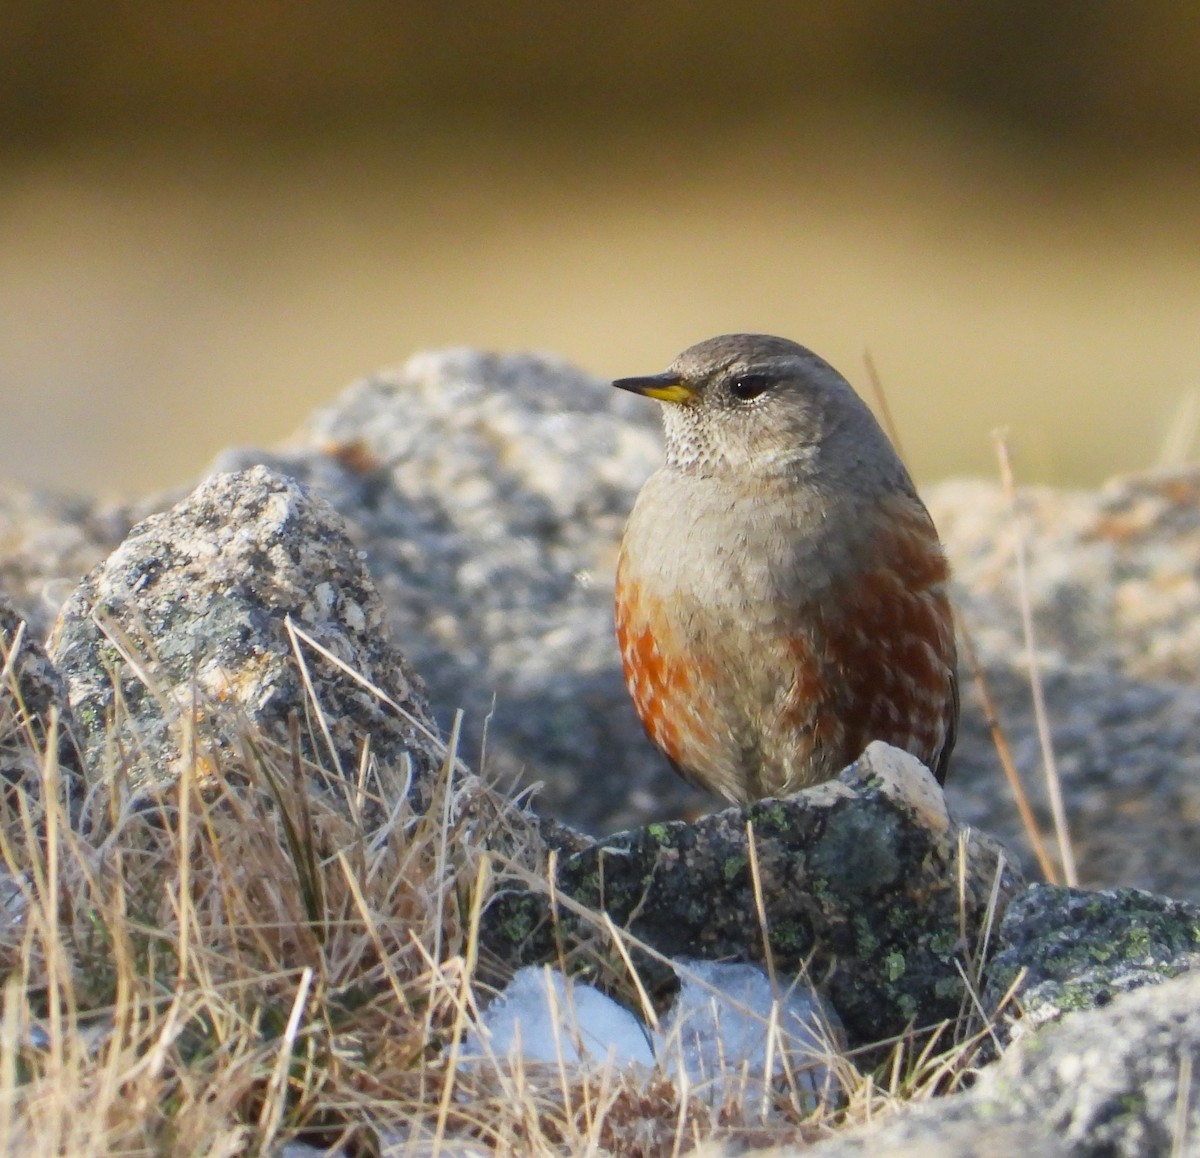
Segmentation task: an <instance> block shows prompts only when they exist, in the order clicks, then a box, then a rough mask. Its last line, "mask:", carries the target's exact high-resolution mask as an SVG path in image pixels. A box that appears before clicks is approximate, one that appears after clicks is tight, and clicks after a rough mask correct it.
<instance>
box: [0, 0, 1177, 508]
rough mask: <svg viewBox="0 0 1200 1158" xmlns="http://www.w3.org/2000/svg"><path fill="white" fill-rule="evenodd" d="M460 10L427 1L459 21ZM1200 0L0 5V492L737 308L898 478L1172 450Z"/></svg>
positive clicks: (1082, 465) (670, 337) (738, 322)
mask: <svg viewBox="0 0 1200 1158" xmlns="http://www.w3.org/2000/svg"><path fill="white" fill-rule="evenodd" d="M448 14H449V15H448ZM1198 194H1200V5H1197V4H1184V3H1178V2H1174V0H1164V2H1161V3H1160V2H1157V0H1137V2H1136V3H1135V2H1133V0H1008V2H1005V3H995V2H994V0H993V2H988V3H973V2H970V0H924V2H903V0H843V2H840V3H821V4H815V3H788V2H786V0H778V2H775V3H758V4H731V3H728V2H727V0H692V2H684V0H670V2H668V0H659V2H655V0H636V2H628V3H627V2H624V0H620V2H610V3H577V2H575V0H533V2H527V3H516V2H514V3H508V4H498V3H495V2H494V0H492V2H486V0H467V2H460V3H457V4H453V5H446V4H441V3H433V2H429V0H425V2H422V0H356V2H355V3H353V4H337V3H333V2H331V0H310V2H308V3H289V2H287V0H259V2H258V3H256V4H252V5H248V4H234V3H227V2H226V3H222V2H218V0H212V2H209V3H182V2H180V0H158V2H151V0H142V2H141V3H138V2H135V0H127V2H120V0H110V2H107V3H103V4H101V3H97V2H95V0H93V2H92V3H90V4H89V3H86V2H85V3H68V2H67V0H36V2H33V0H27V2H25V3H19V4H18V3H0V391H2V392H3V395H2V396H3V399H4V411H3V419H2V423H0V440H2V442H0V453H2V454H3V463H4V466H3V472H2V473H3V474H5V475H7V476H9V477H13V478H17V479H20V480H26V481H33V482H37V483H41V484H50V485H53V486H55V487H59V488H68V489H83V490H88V491H101V492H104V493H109V494H114V493H117V494H119V493H124V494H136V493H139V492H142V491H145V490H147V489H149V488H153V487H158V486H163V485H168V484H174V483H179V482H183V481H186V480H188V479H190V478H191V477H192V476H194V475H195V474H196V473H197V472H198V471H199V470H200V469H201V468H202V467H203V465H204V464H205V462H206V461H207V459H208V458H209V457H210V456H211V455H212V454H213V453H214V452H215V451H217V450H218V449H220V448H221V447H223V446H226V445H229V444H234V443H246V442H255V441H271V440H275V439H278V438H281V437H282V436H284V435H285V434H287V433H288V432H289V431H290V430H291V429H292V428H293V427H294V426H295V425H296V424H297V423H298V422H299V421H300V420H301V419H302V417H303V416H304V415H305V414H306V413H307V412H308V411H309V410H310V409H311V408H312V407H313V406H315V405H317V404H319V403H321V402H322V401H324V400H326V399H328V398H329V397H331V396H332V395H333V394H334V393H335V392H336V391H337V390H339V389H340V388H341V386H342V385H344V384H345V383H346V382H347V381H349V380H350V379H352V378H353V377H355V376H357V375H359V374H362V373H365V372H368V371H370V370H372V369H374V368H376V367H378V366H381V365H388V364H393V363H396V362H398V361H401V360H403V359H404V358H406V357H407V356H408V355H409V354H410V353H412V352H413V351H415V350H417V349H421V348H425V347H430V346H442V345H449V344H463V343H466V344H471V345H479V346H485V347H492V348H496V349H504V350H509V349H523V348H537V349H545V350H552V351H555V352H558V353H560V354H562V355H564V356H566V357H568V358H570V359H572V360H573V361H576V362H578V363H580V364H581V365H583V366H584V367H586V368H587V369H589V370H591V371H594V372H595V373H597V374H600V375H604V376H612V375H621V374H631V373H636V372H639V371H653V370H657V369H660V368H661V367H662V366H663V365H664V364H665V363H666V362H667V361H668V360H669V359H670V358H671V357H672V356H673V355H674V354H675V353H676V351H677V350H678V349H680V348H681V347H682V346H684V345H687V344H688V343H690V342H692V341H695V340H698V339H700V338H703V337H706V336H708V335H710V334H713V333H717V332H720V331H724V330H731V329H761V330H767V331H774V332H778V333H781V334H784V335H787V336H790V337H794V338H796V339H798V340H800V341H803V342H805V343H806V344H808V345H811V346H813V347H814V348H815V349H817V350H818V351H819V352H820V353H822V354H824V355H825V356H826V357H828V358H829V359H830V360H832V361H833V362H834V363H835V364H837V365H838V366H840V367H841V368H842V369H843V370H844V371H845V372H846V373H847V374H848V375H849V376H850V377H851V379H852V380H854V381H855V382H856V383H857V384H859V385H860V386H865V383H866V375H865V372H864V361H863V358H864V351H866V350H869V351H870V353H871V355H872V356H873V358H874V360H875V363H876V364H877V366H878V368H879V371H880V374H881V376H882V379H883V381H884V384H885V386H886V389H887V392H888V397H889V399H890V403H891V407H892V409H893V411H894V413H895V415H896V419H897V422H898V425H899V427H900V431H901V434H902V437H903V441H904V444H905V449H906V451H907V453H908V456H909V458H910V460H911V461H912V463H913V465H914V467H915V470H916V472H917V474H918V476H919V477H920V478H921V479H923V480H927V481H928V480H932V479H935V478H938V477H941V476H943V475H947V474H952V473H961V472H972V473H985V474H992V473H994V467H993V453H992V447H991V441H990V437H989V432H990V431H991V430H992V429H993V428H994V427H997V426H1001V425H1003V426H1007V427H1008V428H1010V430H1011V431H1012V436H1013V441H1014V445H1015V447H1016V452H1017V461H1018V469H1019V471H1020V473H1021V475H1022V477H1023V478H1026V479H1030V480H1033V479H1040V480H1053V481H1059V482H1070V483H1091V482H1095V481H1097V480H1099V479H1101V478H1103V477H1105V476H1106V475H1108V474H1111V473H1114V472H1117V471H1123V470H1129V469H1135V468H1139V467H1142V466H1146V465H1151V464H1153V463H1155V462H1156V461H1159V460H1160V459H1161V458H1163V457H1166V458H1179V457H1180V456H1184V455H1189V454H1190V453H1191V452H1192V449H1193V447H1192V442H1193V438H1192V433H1193V426H1194V425H1195V416H1196V414H1197V413H1200V406H1198V405H1197V401H1196V400H1197V398H1198V397H1200V394H1198V391H1200V196H1198Z"/></svg>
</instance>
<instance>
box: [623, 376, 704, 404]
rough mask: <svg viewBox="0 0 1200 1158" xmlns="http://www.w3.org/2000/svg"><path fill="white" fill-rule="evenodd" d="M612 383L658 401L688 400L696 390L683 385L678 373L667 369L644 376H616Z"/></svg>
mask: <svg viewBox="0 0 1200 1158" xmlns="http://www.w3.org/2000/svg"><path fill="white" fill-rule="evenodd" d="M613 385H614V386H615V387H616V388H617V389H618V390H628V391H630V392H631V393H633V394H644V395H645V396H646V397H647V398H656V399H657V400H658V401H659V402H690V401H691V400H692V399H693V398H695V397H696V391H695V390H693V389H692V388H691V387H690V386H685V385H684V384H683V382H682V380H681V379H680V377H679V375H678V374H672V373H671V372H670V371H669V370H668V371H667V372H666V373H665V374H651V375H650V376H649V377H646V378H618V379H617V380H616V381H615V382H614V383H613Z"/></svg>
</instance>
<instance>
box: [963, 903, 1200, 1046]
mask: <svg viewBox="0 0 1200 1158" xmlns="http://www.w3.org/2000/svg"><path fill="white" fill-rule="evenodd" d="M996 943H997V952H996V954H995V956H994V957H993V958H992V960H991V963H990V964H989V966H988V971H987V978H988V980H987V987H986V989H985V992H984V1006H985V1007H986V1008H989V1009H995V1008H997V1007H998V1006H999V1005H1000V1002H1001V1000H1002V999H1003V997H1004V995H1005V994H1006V993H1007V992H1008V991H1009V989H1010V988H1011V987H1012V986H1013V985H1015V984H1017V983H1018V981H1019V987H1018V988H1017V991H1016V996H1017V1002H1018V1005H1019V1007H1020V1011H1021V1019H1020V1020H1019V1021H1016V1022H1015V1023H1013V1025H1012V1029H1013V1030H1014V1032H1016V1033H1018V1034H1025V1033H1029V1032H1031V1031H1032V1030H1034V1029H1036V1028H1037V1027H1038V1026H1039V1025H1042V1024H1043V1023H1045V1022H1047V1021H1051V1020H1056V1019H1057V1018H1059V1017H1061V1016H1062V1015H1063V1014H1064V1013H1067V1012H1073V1011H1076V1010H1080V1009H1090V1008H1093V1007H1098V1006H1104V1005H1107V1004H1108V1003H1109V1002H1110V1001H1112V999H1113V998H1114V997H1115V996H1116V995H1117V994H1119V993H1125V992H1128V991H1129V990H1132V989H1138V988H1141V987H1142V986H1145V985H1154V984H1157V983H1159V982H1161V981H1163V980H1165V979H1167V978H1169V977H1176V976H1178V975H1179V974H1181V973H1185V972H1187V971H1189V970H1192V969H1197V968H1198V967H1200V906H1196V905H1189V904H1185V903H1183V902H1182V901H1173V900H1170V899H1169V898H1167V897H1156V896H1154V895H1152V894H1150V893H1145V892H1141V891H1139V890H1138V889H1112V890H1109V891H1106V892H1095V893H1089V892H1084V891H1082V890H1080V889H1067V888H1057V887H1054V886H1051V885H1033V886H1031V887H1030V888H1029V889H1028V890H1027V891H1025V892H1024V893H1020V894H1018V895H1017V896H1016V897H1014V898H1013V899H1012V901H1010V902H1009V906H1008V908H1007V910H1006V911H1005V914H1004V918H1003V920H1002V921H1001V922H1000V926H999V932H998V934H997V938H996ZM1022 974H1023V979H1022Z"/></svg>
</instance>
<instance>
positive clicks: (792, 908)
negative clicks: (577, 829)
mask: <svg viewBox="0 0 1200 1158" xmlns="http://www.w3.org/2000/svg"><path fill="white" fill-rule="evenodd" d="M751 834H752V835H751ZM755 865H756V866H757V870H756V869H755V867H754V866H755ZM756 877H757V885H756ZM1020 883H1021V882H1020V877H1019V874H1018V873H1017V871H1016V869H1015V866H1014V865H1013V864H1012V861H1011V858H1008V857H1006V856H1005V854H1004V852H1003V850H1002V849H1001V848H1000V847H999V846H998V845H996V844H995V843H994V842H993V841H991V840H990V839H989V838H987V837H986V836H984V835H983V834H981V833H979V832H975V831H972V830H969V829H962V828H960V827H959V826H958V825H956V824H955V823H954V822H953V821H952V820H951V819H950V816H949V815H948V813H947V812H946V807H945V803H944V801H943V799H942V794H941V791H940V789H939V788H938V786H937V784H936V782H935V781H934V779H933V776H932V775H931V774H930V772H929V771H928V770H927V769H926V768H924V767H922V766H921V765H920V764H919V763H918V762H917V761H916V760H914V759H913V758H912V757H911V756H908V755H906V754H905V753H902V752H900V751H898V750H896V749H894V748H889V747H888V746H887V745H884V744H873V745H872V746H871V747H870V748H868V750H867V752H866V754H865V755H864V756H863V758H862V759H861V760H859V761H858V762H857V763H856V764H854V765H852V766H851V767H850V768H848V769H847V770H846V771H845V772H844V773H843V774H842V775H841V776H840V777H839V778H838V779H837V780H833V781H830V782H828V783H826V784H822V785H818V786H817V787H815V788H811V789H808V790H806V791H803V792H799V793H797V794H795V795H794V796H790V797H786V798H781V799H778V800H763V801H760V802H758V803H756V804H752V805H750V806H748V807H746V808H744V809H737V808H731V809H727V810H726V811H724V812H719V813H715V814H714V815H711V816H707V817H704V818H703V819H701V820H699V821H697V822H695V823H694V824H683V823H680V822H674V823H663V824H652V825H649V826H647V827H646V828H643V829H639V830H636V831H633V832H626V833H619V834H617V835H616V836H612V837H608V838H606V839H605V840H603V841H601V842H598V843H597V844H595V845H594V846H592V847H591V848H589V849H587V850H585V851H583V852H580V853H577V854H575V855H574V856H569V857H564V858H563V859H562V860H560V861H559V863H558V866H557V875H556V878H555V882H554V886H555V889H556V890H557V892H558V893H559V894H560V895H564V896H567V897H569V898H571V899H572V900H573V901H576V902H578V903H580V904H582V905H584V906H586V907H587V908H589V909H592V910H598V909H602V910H603V911H604V912H606V913H607V914H608V915H609V916H610V917H611V919H612V920H613V922H615V924H616V925H617V926H618V927H619V928H622V929H626V930H628V932H629V933H631V934H633V936H634V937H636V938H638V939H640V940H642V941H645V942H647V943H648V944H650V945H651V946H652V947H653V948H655V949H657V950H658V951H659V952H661V953H664V954H666V955H667V956H691V957H702V958H707V959H730V958H732V959H735V960H753V961H762V960H764V958H765V956H766V954H765V952H764V945H763V929H762V924H761V922H760V919H759V915H758V904H757V900H756V890H758V891H760V893H761V897H762V902H763V907H764V912H765V918H766V927H767V929H768V930H769V933H770V950H771V958H772V960H773V963H774V966H775V968H776V969H777V970H779V971H780V972H781V973H783V974H784V975H795V974H797V973H798V972H799V971H800V970H802V969H804V968H805V967H806V966H807V968H808V970H809V979H810V980H811V981H812V982H813V983H814V984H816V985H818V986H819V987H821V988H822V989H823V990H824V991H825V992H827V994H828V996H829V999H830V1001H831V1003H832V1004H833V1006H834V1008H835V1009H836V1010H837V1012H838V1014H839V1015H840V1016H841V1018H842V1020H843V1022H844V1023H845V1025H846V1028H847V1030H848V1032H849V1035H850V1038H851V1041H852V1042H854V1043H857V1044H865V1043H874V1042H878V1041H879V1040H881V1039H882V1038H884V1037H887V1036H888V1035H891V1034H895V1033H901V1032H903V1031H904V1030H905V1029H906V1028H910V1027H911V1026H913V1025H921V1026H928V1025H930V1024H932V1023H936V1022H938V1021H940V1020H942V1019H946V1018H954V1017H957V1016H958V1015H959V1013H960V1012H961V1008H962V1004H963V1001H964V998H965V996H966V994H965V990H964V986H963V981H962V976H961V974H960V973H959V965H964V966H965V967H966V968H967V970H968V974H970V972H971V971H972V970H975V969H978V966H979V964H980V940H981V935H982V930H983V929H984V927H985V924H986V922H987V920H988V919H989V906H990V905H991V903H992V901H993V900H994V901H995V905H996V909H995V910H994V911H993V912H999V911H1003V908H1004V905H1005V904H1006V903H1007V901H1008V898H1009V897H1010V896H1012V895H1013V894H1014V892H1015V891H1016V890H1017V889H1018V888H1019V887H1020ZM597 938H598V933H597V929H596V926H595V924H594V922H593V921H591V920H589V919H587V918H583V919H581V918H579V917H577V916H576V915H574V913H573V912H571V911H569V910H568V909H566V908H564V907H562V906H561V905H559V906H557V908H552V905H551V902H550V900H549V899H548V898H547V897H546V896H545V895H544V894H540V893H507V894H502V895H500V896H499V897H498V898H497V899H496V900H495V901H494V902H493V903H492V905H491V907H490V908H489V909H488V910H487V911H486V913H485V914H484V924H483V940H484V944H485V945H486V946H487V947H488V949H489V950H491V951H492V952H494V953H496V954H498V955H499V956H500V957H501V958H502V959H504V960H506V961H508V962H509V963H510V964H511V965H519V964H529V963H533V962H539V961H550V960H558V959H559V957H560V954H564V953H565V954H566V956H567V959H568V960H570V959H572V951H573V947H576V946H579V945H581V944H585V943H587V942H593V943H594V942H596V941H597ZM600 939H601V940H602V939H603V938H602V937H600ZM640 964H643V963H640ZM644 966H645V968H646V970H647V973H648V975H650V976H653V975H654V973H655V971H656V970H655V967H654V965H653V964H651V963H650V962H649V960H647V961H645V962H644Z"/></svg>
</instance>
